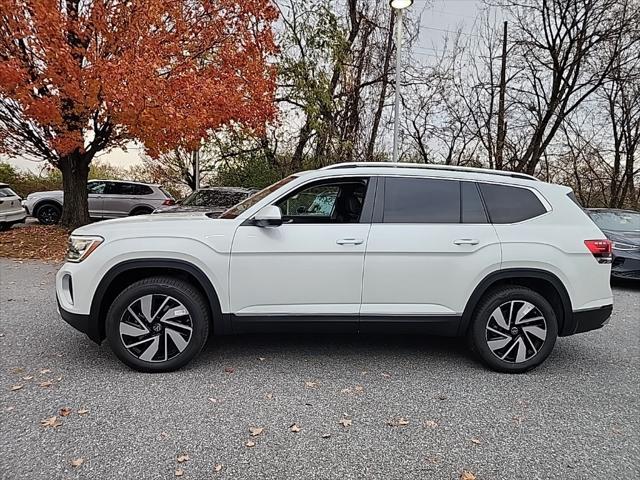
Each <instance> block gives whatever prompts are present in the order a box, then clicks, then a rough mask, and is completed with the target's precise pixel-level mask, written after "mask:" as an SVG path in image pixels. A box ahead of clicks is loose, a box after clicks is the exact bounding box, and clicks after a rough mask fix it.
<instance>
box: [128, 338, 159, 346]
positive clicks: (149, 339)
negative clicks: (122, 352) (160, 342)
mask: <svg viewBox="0 0 640 480" xmlns="http://www.w3.org/2000/svg"><path fill="white" fill-rule="evenodd" d="M151 340H153V337H149V338H145V339H144V340H140V341H139V342H134V343H132V344H130V345H125V347H127V348H133V347H137V346H138V345H142V344H143V343H145V342H150V341H151Z"/></svg>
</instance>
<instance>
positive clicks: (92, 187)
mask: <svg viewBox="0 0 640 480" xmlns="http://www.w3.org/2000/svg"><path fill="white" fill-rule="evenodd" d="M106 186H107V184H106V183H105V182H89V183H88V184H87V190H88V191H89V193H93V194H96V195H97V194H101V193H104V191H105V188H106Z"/></svg>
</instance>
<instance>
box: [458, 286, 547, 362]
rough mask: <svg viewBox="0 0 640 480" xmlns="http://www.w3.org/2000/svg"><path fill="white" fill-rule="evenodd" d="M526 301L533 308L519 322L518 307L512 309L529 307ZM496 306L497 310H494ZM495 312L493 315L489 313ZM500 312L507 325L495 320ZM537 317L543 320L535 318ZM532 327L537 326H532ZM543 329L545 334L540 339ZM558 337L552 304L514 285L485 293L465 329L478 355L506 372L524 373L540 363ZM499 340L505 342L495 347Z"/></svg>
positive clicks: (528, 290) (526, 289)
mask: <svg viewBox="0 0 640 480" xmlns="http://www.w3.org/2000/svg"><path fill="white" fill-rule="evenodd" d="M511 302H514V303H513V304H512V303H511ZM527 303H528V304H529V305H533V307H534V309H533V310H531V311H530V312H529V313H527V314H526V315H524V317H523V319H521V320H520V322H522V323H517V322H516V318H517V315H516V314H517V313H518V312H519V311H520V310H517V311H515V312H514V311H513V310H514V309H517V308H523V307H525V306H526V307H527V308H528V305H526V304H527ZM519 305H520V307H518V306H519ZM512 306H513V309H511V307H512ZM499 308H500V312H497V310H498V309H499ZM524 310H526V308H524ZM524 310H523V311H524ZM510 312H513V314H512V313H510ZM494 313H496V316H494V317H492V315H494ZM501 313H502V314H503V315H502V318H503V319H504V324H506V325H507V328H506V329H505V328H503V327H502V326H501V325H500V323H501V322H497V321H496V320H497V318H496V317H498V316H500V314H501ZM505 317H506V318H505ZM539 317H542V320H536V319H537V318H539ZM534 327H537V328H538V329H539V330H532V328H534ZM489 328H491V330H489ZM525 328H526V331H525V330H524V329H525ZM516 330H517V332H516ZM543 331H544V335H545V338H544V339H541V337H540V335H541V334H542V332H543ZM532 332H535V333H532ZM509 338H510V339H511V340H509ZM557 338H558V321H557V318H556V314H555V311H554V310H553V307H552V306H551V304H550V303H549V302H548V301H547V300H546V299H545V298H544V297H543V296H542V295H540V294H539V293H537V292H535V291H533V290H531V289H529V288H526V287H517V286H514V287H503V288H499V289H495V290H492V291H490V292H489V293H487V294H486V295H485V297H484V298H483V299H482V301H481V302H480V304H479V305H478V307H477V308H476V311H475V314H474V317H473V319H472V324H471V326H470V328H469V331H468V341H469V344H470V346H471V347H472V349H473V351H474V352H475V353H476V354H477V355H478V356H479V357H480V359H481V360H482V361H483V362H484V363H485V364H486V365H487V366H489V367H490V368H492V369H493V370H495V371H498V372H505V373H524V372H527V371H529V370H531V369H532V368H535V367H537V366H538V365H540V364H541V363H542V362H544V360H545V359H546V358H547V357H548V356H549V354H550V353H551V351H552V350H553V347H554V345H555V343H556V339H557ZM505 342H506V343H505ZM490 343H491V344H492V346H493V350H492V348H491V347H490ZM502 343H505V345H504V347H501V348H500V349H498V348H497V346H499V345H502ZM521 349H524V350H523V351H524V355H523V357H522V358H519V359H518V358H517V357H518V356H519V355H520V354H521V352H520V350H521ZM494 350H496V352H495V353H494ZM503 354H505V355H506V357H505V359H504V360H503V359H501V358H500V357H501V356H502V355H503ZM514 357H515V358H514Z"/></svg>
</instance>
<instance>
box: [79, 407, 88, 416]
mask: <svg viewBox="0 0 640 480" xmlns="http://www.w3.org/2000/svg"><path fill="white" fill-rule="evenodd" d="M87 413H89V410H87V409H86V408H81V409H80V410H78V415H86V414H87Z"/></svg>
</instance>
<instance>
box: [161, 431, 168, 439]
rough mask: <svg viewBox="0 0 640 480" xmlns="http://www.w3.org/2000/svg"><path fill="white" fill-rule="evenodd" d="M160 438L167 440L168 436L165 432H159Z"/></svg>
mask: <svg viewBox="0 0 640 480" xmlns="http://www.w3.org/2000/svg"><path fill="white" fill-rule="evenodd" d="M160 436H161V437H162V438H168V437H169V434H168V433H167V432H160Z"/></svg>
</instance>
